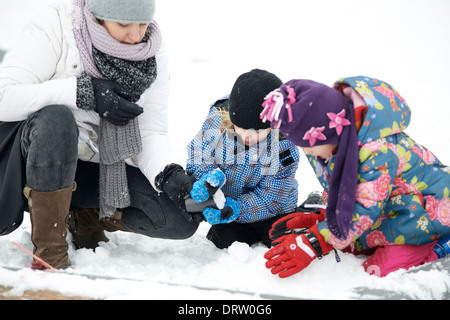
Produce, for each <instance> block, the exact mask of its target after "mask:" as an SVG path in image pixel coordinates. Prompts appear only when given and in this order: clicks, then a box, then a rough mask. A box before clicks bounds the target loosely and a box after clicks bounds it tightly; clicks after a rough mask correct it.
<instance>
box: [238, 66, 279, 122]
mask: <svg viewBox="0 0 450 320" xmlns="http://www.w3.org/2000/svg"><path fill="white" fill-rule="evenodd" d="M282 84H283V82H282V81H281V80H280V78H278V77H277V76H276V75H274V74H272V73H270V72H267V71H264V70H260V69H254V70H252V71H250V72H247V73H244V74H242V75H240V76H239V78H237V80H236V82H235V83H234V86H233V89H232V90H231V94H230V118H231V122H233V124H235V125H236V126H238V127H240V128H243V129H255V130H260V129H267V128H269V127H270V122H269V121H267V122H266V123H263V122H262V121H261V119H260V118H259V115H260V113H261V112H262V104H263V102H264V98H265V97H266V96H267V95H268V94H269V93H270V92H272V91H273V90H275V89H277V88H279V87H280V86H281V85H282Z"/></svg>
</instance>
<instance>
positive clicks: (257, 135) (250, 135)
mask: <svg viewBox="0 0 450 320" xmlns="http://www.w3.org/2000/svg"><path fill="white" fill-rule="evenodd" d="M234 131H236V133H237V134H238V135H239V137H241V139H242V141H244V143H245V144H246V145H248V146H253V145H255V144H257V143H258V142H261V141H264V140H265V139H266V138H267V136H268V135H269V133H270V128H268V129H261V130H255V129H243V128H240V127H238V126H236V125H235V126H234Z"/></svg>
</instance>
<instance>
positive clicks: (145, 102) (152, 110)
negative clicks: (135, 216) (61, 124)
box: [0, 0, 179, 187]
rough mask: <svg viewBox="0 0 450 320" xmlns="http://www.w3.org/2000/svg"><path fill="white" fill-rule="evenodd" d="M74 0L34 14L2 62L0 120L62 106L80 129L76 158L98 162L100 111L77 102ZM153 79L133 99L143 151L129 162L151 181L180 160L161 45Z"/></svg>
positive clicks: (17, 118) (78, 66)
mask: <svg viewBox="0 0 450 320" xmlns="http://www.w3.org/2000/svg"><path fill="white" fill-rule="evenodd" d="M71 14H72V0H66V1H62V2H59V3H57V4H53V5H52V6H50V7H48V8H46V9H45V10H43V11H42V12H40V13H39V14H38V15H36V16H35V18H34V19H32V20H31V21H30V22H29V23H28V24H27V25H26V27H25V29H24V30H23V32H22V34H21V35H20V37H19V38H18V39H17V43H16V45H15V46H14V47H13V48H11V50H10V51H9V52H8V53H7V55H6V56H5V58H4V61H3V63H2V64H1V65H0V121H21V120H25V119H26V118H27V117H28V116H29V115H31V114H32V113H34V112H36V111H38V110H40V109H41V108H43V107H45V106H48V105H53V104H62V105H66V106H67V107H68V108H70V109H71V110H72V111H73V114H74V116H75V118H76V120H77V123H78V127H79V129H80V135H79V158H80V159H82V160H89V161H93V162H98V154H97V151H98V148H97V137H98V136H97V131H96V128H97V126H98V124H99V120H100V119H99V116H98V114H97V113H96V112H94V111H84V110H82V109H78V108H77V106H76V92H77V80H76V79H77V77H78V76H79V75H81V74H82V73H83V72H84V67H83V64H82V62H81V58H80V54H79V51H78V48H77V46H76V43H75V38H74V35H73V29H72V28H73V27H72V17H71ZM156 62H157V72H158V75H157V79H156V80H155V82H154V83H153V84H152V85H151V87H150V88H149V89H147V90H146V91H145V92H144V93H143V94H142V96H141V98H140V100H139V101H138V102H137V103H138V104H139V105H140V106H141V107H143V108H144V113H143V114H141V115H140V116H139V118H138V119H139V126H140V130H141V137H142V144H143V150H142V152H141V153H140V154H139V155H137V156H136V157H134V158H133V159H131V158H130V159H127V163H128V164H130V165H133V166H136V167H139V168H140V169H141V171H142V172H143V173H144V175H145V176H146V177H147V179H148V180H149V181H150V183H151V184H152V185H153V187H155V185H154V180H155V177H156V175H158V174H159V173H160V172H161V171H162V170H163V169H164V167H165V166H166V165H167V164H170V163H179V162H178V160H177V157H176V155H175V153H174V152H173V150H172V149H171V147H170V143H169V139H168V136H167V130H168V100H169V87H170V78H169V67H168V54H167V51H166V47H165V45H164V41H163V44H162V46H161V49H160V50H159V51H158V53H157V54H156Z"/></svg>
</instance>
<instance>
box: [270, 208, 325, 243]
mask: <svg viewBox="0 0 450 320" xmlns="http://www.w3.org/2000/svg"><path fill="white" fill-rule="evenodd" d="M323 220H325V209H319V210H317V212H294V213H291V214H288V215H287V216H284V217H283V218H281V219H278V220H277V221H275V222H274V223H273V224H272V228H271V229H270V231H269V236H270V239H271V240H272V241H275V240H277V239H278V238H280V237H282V236H285V235H287V234H291V233H297V234H299V233H303V232H305V231H307V230H304V229H309V228H311V227H312V226H313V225H315V224H316V223H319V222H322V221H323Z"/></svg>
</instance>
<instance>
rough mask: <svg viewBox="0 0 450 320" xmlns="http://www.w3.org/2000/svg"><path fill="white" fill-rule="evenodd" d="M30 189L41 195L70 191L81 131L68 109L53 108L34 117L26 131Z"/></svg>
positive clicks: (23, 140) (27, 176) (27, 178)
mask: <svg viewBox="0 0 450 320" xmlns="http://www.w3.org/2000/svg"><path fill="white" fill-rule="evenodd" d="M21 146H22V155H23V157H24V159H25V166H26V183H27V185H28V186H29V187H30V188H31V189H33V190H36V191H39V192H48V191H55V190H59V189H64V188H67V187H70V186H71V185H72V183H73V181H74V177H75V170H76V167H77V160H78V127H77V124H76V122H75V118H74V116H73V114H72V112H71V111H70V110H69V109H68V108H67V107H65V106H61V105H51V106H48V107H45V108H43V109H41V110H39V111H38V112H35V113H33V114H32V115H31V116H29V118H28V119H27V120H26V121H25V124H24V127H23V131H22V145H21Z"/></svg>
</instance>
